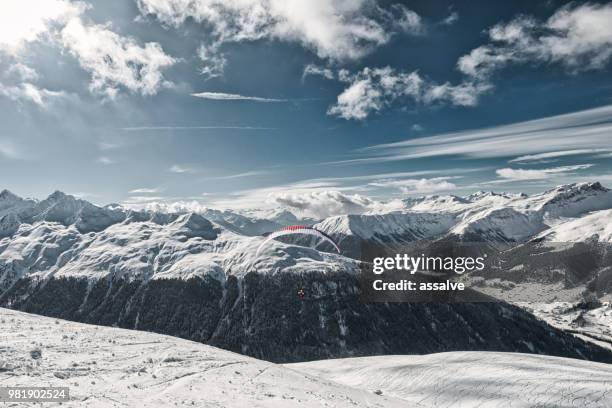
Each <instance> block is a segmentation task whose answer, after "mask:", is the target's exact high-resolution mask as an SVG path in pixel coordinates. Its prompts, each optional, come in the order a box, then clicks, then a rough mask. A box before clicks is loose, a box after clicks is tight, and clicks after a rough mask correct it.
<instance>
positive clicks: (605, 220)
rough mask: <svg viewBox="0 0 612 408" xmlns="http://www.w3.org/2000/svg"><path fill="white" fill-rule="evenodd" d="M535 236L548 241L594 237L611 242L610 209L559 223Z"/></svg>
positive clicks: (611, 212)
mask: <svg viewBox="0 0 612 408" xmlns="http://www.w3.org/2000/svg"><path fill="white" fill-rule="evenodd" d="M536 238H544V239H545V240H546V241H548V242H584V241H586V240H588V239H595V240H597V241H599V242H608V243H612V210H602V211H595V212H593V213H590V214H588V215H585V216H584V217H580V218H575V219H570V220H568V221H565V222H562V223H559V224H557V225H555V226H553V227H552V228H550V229H548V230H546V231H544V232H542V233H541V234H539V236H537V237H536Z"/></svg>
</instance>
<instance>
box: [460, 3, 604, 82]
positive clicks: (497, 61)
mask: <svg viewBox="0 0 612 408" xmlns="http://www.w3.org/2000/svg"><path fill="white" fill-rule="evenodd" d="M611 21H612V4H594V3H584V4H576V3H571V4H569V5H567V6H564V7H561V8H560V9H559V10H557V11H556V12H555V13H554V14H553V15H552V16H551V17H550V18H549V19H548V20H546V21H544V22H541V21H538V20H536V19H534V18H531V17H525V16H521V17H518V18H516V19H514V20H512V21H510V22H509V23H506V24H498V25H495V26H494V27H492V28H491V29H490V30H489V32H488V34H489V39H490V40H491V43H490V44H488V45H483V46H480V47H478V48H476V49H474V50H472V51H471V52H470V53H469V54H468V55H465V56H463V57H461V58H460V59H459V61H458V64H457V65H458V68H459V70H460V71H461V72H463V73H465V74H467V75H470V76H472V77H478V78H486V77H488V76H489V75H490V74H491V73H493V72H494V71H496V70H498V69H500V68H502V67H504V66H506V65H508V64H509V63H528V62H536V63H545V64H549V63H559V64H561V65H562V66H564V67H566V68H567V69H569V70H570V71H571V72H578V71H583V70H589V69H600V68H603V67H604V66H606V65H607V64H608V63H609V62H610V59H611V57H612V24H611V23H610V22H611Z"/></svg>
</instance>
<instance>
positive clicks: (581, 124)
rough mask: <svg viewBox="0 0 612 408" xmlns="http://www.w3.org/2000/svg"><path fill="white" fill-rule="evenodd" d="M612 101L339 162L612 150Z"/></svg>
mask: <svg viewBox="0 0 612 408" xmlns="http://www.w3.org/2000/svg"><path fill="white" fill-rule="evenodd" d="M611 132H612V105H607V106H603V107H600V108H595V109H589V110H584V111H579V112H573V113H568V114H564V115H557V116H550V117H546V118H542V119H536V120H530V121H526V122H518V123H513V124H510V125H502V126H495V127H490V128H484V129H474V130H466V131H462V132H454V133H445V134H440V135H436V136H429V137H422V138H415V139H408V140H405V141H401V142H396V143H388V144H381V145H374V146H371V147H368V148H365V149H360V150H357V151H356V152H355V153H356V157H355V158H352V159H348V160H342V161H337V162H334V163H338V164H344V163H347V164H351V163H359V162H386V161H396V160H407V159H415V158H423V157H437V156H459V157H466V158H497V157H513V156H517V157H518V156H525V155H538V154H543V153H549V152H559V151H575V150H579V149H580V150H594V149H603V150H610V134H611Z"/></svg>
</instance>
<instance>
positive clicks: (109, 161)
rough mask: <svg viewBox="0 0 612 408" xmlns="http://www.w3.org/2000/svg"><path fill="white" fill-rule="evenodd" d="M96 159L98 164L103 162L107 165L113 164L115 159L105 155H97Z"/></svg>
mask: <svg viewBox="0 0 612 408" xmlns="http://www.w3.org/2000/svg"><path fill="white" fill-rule="evenodd" d="M96 161H97V162H98V163H100V164H104V165H107V166H108V165H110V164H115V161H114V160H113V159H111V158H110V157H106V156H101V157H98V159H97V160H96Z"/></svg>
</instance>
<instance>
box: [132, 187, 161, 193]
mask: <svg viewBox="0 0 612 408" xmlns="http://www.w3.org/2000/svg"><path fill="white" fill-rule="evenodd" d="M160 192H161V190H160V189H158V188H136V189H134V190H130V194H157V193H160Z"/></svg>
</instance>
